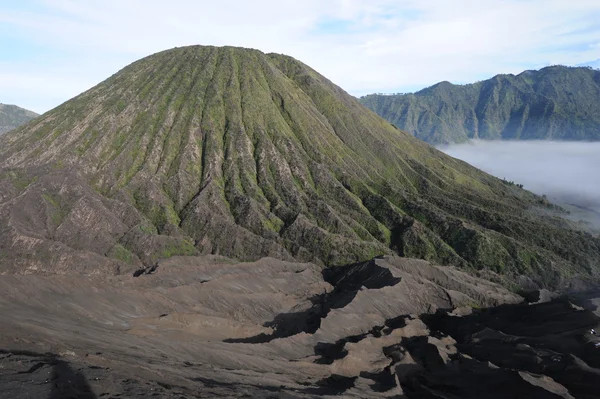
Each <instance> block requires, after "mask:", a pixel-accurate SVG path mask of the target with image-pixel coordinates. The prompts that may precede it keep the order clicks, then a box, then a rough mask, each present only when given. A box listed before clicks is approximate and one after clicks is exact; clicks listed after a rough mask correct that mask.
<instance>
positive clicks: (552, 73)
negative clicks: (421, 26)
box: [360, 66, 600, 144]
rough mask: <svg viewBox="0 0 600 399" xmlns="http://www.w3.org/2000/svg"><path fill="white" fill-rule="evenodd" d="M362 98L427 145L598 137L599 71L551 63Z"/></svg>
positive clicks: (599, 137) (589, 138) (599, 122)
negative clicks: (469, 81) (470, 81)
mask: <svg viewBox="0 0 600 399" xmlns="http://www.w3.org/2000/svg"><path fill="white" fill-rule="evenodd" d="M360 101H361V103H362V104H364V105H366V106H367V107H368V108H370V109H372V110H373V111H375V112H376V113H377V114H379V115H381V116H382V117H384V118H385V119H387V120H388V121H390V122H391V123H392V124H394V125H395V126H397V127H398V128H400V129H403V130H406V131H408V132H411V133H412V134H413V135H415V136H416V137H418V138H420V139H421V140H424V141H427V142H429V143H432V144H440V143H453V142H461V141H465V140H467V139H477V138H479V139H529V140H531V139H552V140H599V139H600V71H599V70H594V69H592V68H588V67H580V68H571V67H565V66H552V67H547V68H543V69H541V70H539V71H525V72H522V73H520V74H519V75H516V76H515V75H497V76H495V77H493V78H492V79H489V80H484V81H481V82H477V83H474V84H468V85H453V84H451V83H449V82H441V83H438V84H436V85H434V86H431V87H428V88H426V89H423V90H421V91H419V92H417V93H414V94H400V95H377V94H373V95H368V96H365V97H362V98H361V99H360Z"/></svg>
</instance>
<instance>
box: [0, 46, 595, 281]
mask: <svg viewBox="0 0 600 399" xmlns="http://www.w3.org/2000/svg"><path fill="white" fill-rule="evenodd" d="M0 187H2V192H3V195H2V197H1V198H0V248H11V250H10V251H5V252H4V253H3V254H2V255H3V256H0V270H3V271H4V272H7V271H8V272H11V273H45V274H47V273H67V272H69V271H77V272H81V273H109V274H110V273H124V272H131V271H133V270H137V269H139V268H142V267H151V266H152V265H153V264H155V263H156V262H157V261H159V260H160V259H165V258H169V257H171V256H174V255H197V254H220V255H226V256H229V257H233V258H237V259H240V260H256V259H258V258H261V257H264V256H270V257H275V258H279V259H282V260H296V261H312V262H316V263H318V264H322V265H339V264H347V263H352V262H357V261H362V260H366V259H370V258H372V257H373V256H376V255H380V254H390V253H397V254H400V255H402V256H406V257H416V258H422V259H427V260H430V261H432V262H435V263H438V264H444V265H455V266H460V267H464V268H467V269H470V270H472V271H474V272H477V273H480V274H483V275H485V276H488V277H489V278H492V279H496V280H499V281H503V282H504V283H506V284H515V282H516V281H521V280H519V279H520V278H521V276H527V277H526V278H527V279H531V281H533V284H538V285H542V286H546V285H547V286H560V285H565V284H570V281H572V280H573V279H581V280H582V281H587V280H590V279H594V278H596V276H597V275H598V273H599V270H598V269H599V268H598V259H600V241H599V240H598V239H596V238H593V237H591V236H589V235H586V234H585V233H583V232H580V231H577V230H575V229H574V228H575V225H573V224H571V223H570V222H567V221H565V220H563V219H560V218H558V219H557V218H546V217H539V216H537V215H536V214H535V212H532V211H531V209H533V208H535V207H545V208H549V209H553V208H552V205H551V204H548V203H547V202H544V200H543V199H542V198H540V197H537V196H535V195H533V194H531V193H529V192H527V191H524V190H520V189H518V188H516V187H514V186H510V185H507V184H506V183H504V182H502V181H501V180H499V179H496V178H494V177H492V176H490V175H487V174H485V173H483V172H481V171H479V170H477V169H475V168H473V167H471V166H469V165H467V164H466V163H464V162H461V161H458V160H456V159H453V158H451V157H448V156H447V155H445V154H443V153H441V152H439V151H437V150H436V149H434V148H432V147H430V146H428V145H427V144H425V143H422V142H421V141H418V140H416V139H415V138H413V137H412V136H411V135H410V134H408V133H406V132H403V131H400V130H398V129H395V128H394V127H393V126H391V125H390V124H389V123H387V122H386V121H384V120H383V119H381V118H379V117H377V116H376V115H375V114H374V113H372V112H370V111H368V110H367V109H365V108H364V107H363V106H362V105H360V104H359V102H358V101H357V100H356V99H354V98H353V97H351V96H350V95H348V94H347V93H345V92H344V91H343V90H342V89H340V88H339V87H337V86H335V85H334V84H333V83H331V82H330V81H329V80H328V79H326V78H325V77H323V76H321V75H319V74H318V73H317V72H316V71H314V70H313V69H311V68H310V67H308V66H306V65H305V64H302V63H301V62H299V61H297V60H295V59H293V58H291V57H288V56H283V55H277V54H263V53H261V52H259V51H257V50H247V49H240V48H234V47H220V48H219V47H203V46H191V47H184V48H178V49H173V50H167V51H164V52H161V53H157V54H154V55H151V56H149V57H146V58H144V59H142V60H139V61H136V62H135V63H133V64H131V65H129V66H127V67H125V68H124V69H123V70H121V71H119V72H118V73H117V74H115V75H113V76H111V77H110V78H109V79H107V80H106V81H104V82H102V83H100V84H98V85H97V86H95V87H93V88H92V89H90V90H88V91H86V92H85V93H82V94H81V95H79V96H77V97H75V98H74V99H72V100H70V101H68V102H66V103H65V104H63V105H61V106H59V107H57V108H55V109H54V110H51V111H49V112H47V113H46V114H44V115H43V116H42V117H40V118H38V119H36V120H35V121H34V122H32V123H30V124H28V125H27V126H24V127H21V128H19V129H17V130H15V131H13V132H10V133H8V134H7V135H5V136H3V137H2V139H0ZM542 272H543V273H542ZM505 279H506V280H505ZM528 281H529V280H528Z"/></svg>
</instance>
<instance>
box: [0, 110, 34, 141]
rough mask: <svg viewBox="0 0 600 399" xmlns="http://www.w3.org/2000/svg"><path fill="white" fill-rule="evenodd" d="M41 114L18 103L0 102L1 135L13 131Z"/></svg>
mask: <svg viewBox="0 0 600 399" xmlns="http://www.w3.org/2000/svg"><path fill="white" fill-rule="evenodd" d="M38 116H39V115H38V114H36V113H35V112H33V111H29V110H27V109H25V108H21V107H18V106H16V105H10V104H2V103H0V135H2V134H4V133H6V132H8V131H11V130H13V129H15V128H17V127H19V126H21V125H23V124H25V123H27V122H29V121H30V120H32V119H34V118H36V117H38Z"/></svg>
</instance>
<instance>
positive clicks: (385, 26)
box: [0, 0, 600, 110]
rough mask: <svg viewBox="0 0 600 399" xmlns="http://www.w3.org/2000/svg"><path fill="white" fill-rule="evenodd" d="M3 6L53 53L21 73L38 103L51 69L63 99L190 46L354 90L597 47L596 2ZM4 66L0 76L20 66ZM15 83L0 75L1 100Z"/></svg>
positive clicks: (14, 24)
mask: <svg viewBox="0 0 600 399" xmlns="http://www.w3.org/2000/svg"><path fill="white" fill-rule="evenodd" d="M3 8H4V9H3V10H1V11H0V24H3V25H5V26H9V27H11V29H12V30H13V31H14V32H17V33H16V34H18V38H19V40H20V41H22V42H23V43H27V42H31V43H35V44H37V45H40V44H41V45H43V46H45V47H46V48H49V49H56V53H57V54H59V58H56V59H52V60H48V61H49V62H50V63H51V64H52V65H53V68H52V69H51V70H48V69H47V68H45V66H44V65H43V64H44V63H39V65H37V66H36V67H31V66H30V67H29V68H28V70H27V73H26V74H24V75H25V77H26V78H28V79H29V80H30V81H35V82H37V83H39V86H38V87H39V90H40V95H39V98H38V99H37V101H38V103H39V104H40V105H38V107H43V105H41V104H42V103H44V98H46V97H45V96H46V94H45V93H47V92H54V90H55V89H57V88H56V87H55V85H53V84H52V83H48V84H44V81H48V79H47V78H45V77H47V76H48V75H49V74H50V73H52V74H54V73H56V74H57V75H56V76H55V79H56V81H66V82H68V84H67V85H66V87H73V89H68V90H61V89H60V88H58V89H57V90H58V92H60V93H64V95H66V94H67V93H71V92H72V91H83V90H85V89H87V88H88V87H89V83H87V82H89V81H94V82H95V83H96V82H99V81H100V80H102V79H104V78H106V77H108V76H109V75H111V74H112V73H114V72H116V68H117V67H121V66H124V65H126V64H127V63H129V62H132V61H134V60H135V59H137V58H140V57H142V56H145V55H149V54H151V53H154V52H157V51H160V50H164V49H167V48H171V47H175V46H184V45H190V44H211V45H236V46H244V47H253V48H258V49H260V50H263V51H266V52H271V51H273V52H279V53H285V54H289V55H292V56H294V57H296V58H298V59H300V60H302V61H303V62H305V63H307V64H309V65H311V66H312V67H313V68H315V69H316V70H318V71H319V72H321V73H323V74H324V75H326V76H327V77H329V78H330V79H332V80H333V81H334V82H335V83H337V84H339V85H341V86H342V87H343V88H344V89H346V90H348V91H349V92H351V93H353V94H364V93H367V92H373V91H396V90H400V91H405V90H406V89H407V88H409V89H414V88H418V87H423V86H425V85H429V84H433V83H435V82H437V81H439V80H450V81H454V82H468V81H473V80H478V79H481V78H486V77H490V76H492V75H494V74H496V73H501V72H513V73H515V72H520V71H521V70H523V69H526V68H531V67H541V66H544V65H547V64H555V63H563V64H577V63H582V62H586V61H589V60H592V59H596V58H600V48H598V47H594V46H592V44H594V43H598V42H599V40H600V23H598V22H597V21H600V2H598V1H587V0H573V1H569V2H564V1H558V0H530V1H518V0H506V1H479V0H477V1H475V0H462V1H446V0H431V1H427V2H424V1H418V0H396V1H392V0H371V1H366V0H334V1H319V0H304V1H282V0H280V1H274V0H256V1H232V0H228V1H225V0H224V1H220V2H214V1H204V0H203V1H193V0H171V1H169V2H165V1H162V0H160V1H159V0H147V1H142V0H87V1H83V0H82V1H76V0H43V1H41V2H40V3H38V6H37V7H27V8H21V9H11V8H10V7H6V6H5V7H3ZM336 27H337V28H336ZM3 65H5V66H0V76H1V75H6V74H10V73H12V72H13V70H15V69H19V68H20V67H19V66H14V65H13V66H10V65H9V66H6V65H7V63H6V62H5V63H3ZM63 66H64V68H63ZM2 68H7V69H2ZM74 70H76V73H75V76H76V77H77V78H76V79H74V80H72V79H71V77H73V76H74ZM28 79H24V80H23V81H24V83H23V85H24V86H31V83H27V82H25V81H27V80H28ZM18 81H21V79H18ZM86 85H88V86H86ZM14 86H15V83H14V82H13V84H12V86H10V85H9V86H7V85H5V79H0V90H2V91H3V93H9V94H8V95H9V96H10V93H14V90H15V87H14ZM16 89H18V88H16ZM28 90H29V89H28ZM27 92H29V91H27ZM57 95H58V94H57ZM61 96H63V94H61V95H60V96H59V97H61ZM66 99H68V97H64V98H63V100H66ZM0 101H4V102H7V101H6V100H5V99H4V98H0ZM53 101H55V100H48V101H47V102H46V104H47V105H46V108H49V107H51V106H54V105H57V103H53ZM31 103H32V102H31ZM23 105H27V104H23ZM38 110H43V109H38Z"/></svg>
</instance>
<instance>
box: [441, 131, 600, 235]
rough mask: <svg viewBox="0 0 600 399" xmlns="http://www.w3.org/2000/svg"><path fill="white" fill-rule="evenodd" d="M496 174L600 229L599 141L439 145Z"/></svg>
mask: <svg viewBox="0 0 600 399" xmlns="http://www.w3.org/2000/svg"><path fill="white" fill-rule="evenodd" d="M439 149H440V150H442V151H444V152H445V153H447V154H448V155H451V156H453V157H455V158H458V159H462V160H463V161H466V162H468V163H470V164H471V165H473V166H476V167H477V168H479V169H482V170H484V171H486V172H488V173H490V174H492V175H494V176H497V177H499V178H505V179H506V180H509V181H514V182H515V183H516V184H523V186H524V188H525V189H527V190H530V191H532V192H534V193H536V194H539V195H547V196H548V198H549V199H550V200H551V201H553V202H556V203H558V204H561V205H564V206H565V207H566V209H568V210H569V211H570V212H571V218H572V219H575V220H580V219H582V220H585V221H588V222H591V223H592V224H594V225H595V227H600V142H593V143H590V142H556V141H481V140H473V141H469V142H467V143H464V144H453V145H448V146H443V147H439Z"/></svg>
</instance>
